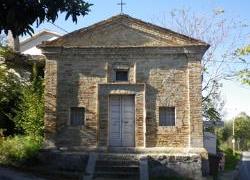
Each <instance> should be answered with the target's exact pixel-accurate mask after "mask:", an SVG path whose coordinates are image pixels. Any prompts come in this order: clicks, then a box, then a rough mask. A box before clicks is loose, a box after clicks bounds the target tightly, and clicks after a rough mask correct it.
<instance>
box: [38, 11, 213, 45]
mask: <svg viewBox="0 0 250 180" xmlns="http://www.w3.org/2000/svg"><path fill="white" fill-rule="evenodd" d="M175 46H177V47H182V46H206V47H208V46H209V45H208V44H207V43H205V42H203V41H200V40H197V39H194V38H191V37H188V36H185V35H182V34H179V33H176V32H174V31H172V30H169V29H166V28H162V27H160V26H156V25H154V24H151V23H147V22H144V21H141V20H139V19H136V18H133V17H131V16H128V15H125V14H120V15H117V16H113V17H111V18H109V19H107V20H104V21H101V22H99V23H96V24H94V25H92V26H89V27H86V28H82V29H79V30H76V31H74V32H72V33H69V34H66V35H64V36H62V37H60V38H58V39H56V40H53V41H51V42H44V43H43V44H42V45H40V46H39V47H41V48H43V47H116V48H117V47H118V48H119V47H175Z"/></svg>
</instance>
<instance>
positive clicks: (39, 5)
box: [0, 0, 92, 37]
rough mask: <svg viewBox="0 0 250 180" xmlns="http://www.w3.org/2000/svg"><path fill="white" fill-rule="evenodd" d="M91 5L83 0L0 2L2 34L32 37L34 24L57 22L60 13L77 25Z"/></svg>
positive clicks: (17, 0)
mask: <svg viewBox="0 0 250 180" xmlns="http://www.w3.org/2000/svg"><path fill="white" fill-rule="evenodd" d="M91 5H92V4H89V3H87V2H85V1H83V0H64V1H62V0H53V1H51V0H9V1H6V0H0V9H1V11H0V32H1V31H4V32H5V34H7V33H8V30H11V32H12V33H13V36H14V37H16V36H19V35H23V34H26V33H28V34H30V35H31V34H32V33H34V30H33V28H32V25H33V23H35V22H36V24H37V26H39V25H40V24H41V23H43V22H45V21H49V22H55V20H56V19H57V18H58V13H66V15H65V20H67V19H68V18H69V17H71V18H72V21H73V22H75V23H76V22H77V18H78V16H81V15H82V16H85V15H87V14H88V12H89V11H90V9H89V8H90V6H91Z"/></svg>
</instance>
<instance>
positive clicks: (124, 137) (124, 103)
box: [109, 95, 135, 147]
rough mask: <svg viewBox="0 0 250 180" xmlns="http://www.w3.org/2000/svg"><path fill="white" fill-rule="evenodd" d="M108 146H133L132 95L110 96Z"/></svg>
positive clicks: (133, 118)
mask: <svg viewBox="0 0 250 180" xmlns="http://www.w3.org/2000/svg"><path fill="white" fill-rule="evenodd" d="M109 146H112V147H134V146H135V97H134V96H133V95H111V96H110V99H109Z"/></svg>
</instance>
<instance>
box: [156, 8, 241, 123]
mask: <svg viewBox="0 0 250 180" xmlns="http://www.w3.org/2000/svg"><path fill="white" fill-rule="evenodd" d="M224 14H225V12H224V10H223V9H220V10H214V12H213V13H210V14H197V13H193V12H192V11H191V10H189V9H180V10H179V9H175V10H173V11H171V13H170V17H169V16H168V15H166V16H163V17H158V18H156V19H154V20H153V21H157V22H158V23H160V24H161V25H163V26H166V27H171V29H173V30H175V31H177V32H179V33H182V34H185V35H187V36H190V37H193V38H196V39H200V40H203V41H205V42H207V43H208V44H210V48H209V49H208V50H207V52H206V54H205V55H204V56H203V58H202V62H201V63H202V87H203V88H202V94H203V99H202V103H203V117H204V118H205V119H206V120H212V121H218V120H221V118H222V109H223V105H224V102H223V100H222V99H221V98H220V87H221V86H222V84H221V83H220V81H221V80H222V79H228V78H229V77H231V76H232V75H233V74H234V73H235V69H234V67H233V66H232V64H231V62H233V61H235V56H236V55H235V50H236V48H235V47H240V46H241V44H240V43H241V41H240V40H241V39H242V36H243V35H242V33H241V30H242V28H244V27H245V24H244V23H242V22H241V21H236V20H234V19H232V20H230V19H226V18H225V16H224ZM236 39H237V41H236ZM236 43H237V44H236ZM225 69H226V71H225Z"/></svg>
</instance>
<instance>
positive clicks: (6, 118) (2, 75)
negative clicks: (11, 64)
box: [0, 63, 23, 135]
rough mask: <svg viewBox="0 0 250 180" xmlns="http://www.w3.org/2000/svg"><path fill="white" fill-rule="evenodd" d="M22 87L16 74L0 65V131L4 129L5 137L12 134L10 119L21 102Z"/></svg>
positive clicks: (12, 128)
mask: <svg viewBox="0 0 250 180" xmlns="http://www.w3.org/2000/svg"><path fill="white" fill-rule="evenodd" d="M22 86H23V84H22V83H21V81H20V78H19V76H18V74H16V73H15V71H13V70H10V69H8V68H7V66H6V65H5V64H3V63H2V64H0V129H5V130H6V132H5V134H6V135H9V134H13V132H14V123H13V122H12V121H11V119H10V117H13V116H15V115H16V112H15V109H16V108H17V106H18V103H19V102H20V101H21V94H22V92H21V89H22Z"/></svg>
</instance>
